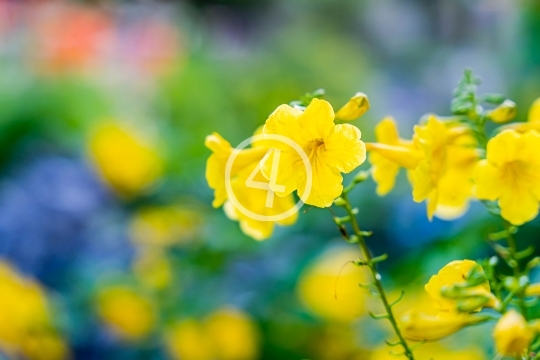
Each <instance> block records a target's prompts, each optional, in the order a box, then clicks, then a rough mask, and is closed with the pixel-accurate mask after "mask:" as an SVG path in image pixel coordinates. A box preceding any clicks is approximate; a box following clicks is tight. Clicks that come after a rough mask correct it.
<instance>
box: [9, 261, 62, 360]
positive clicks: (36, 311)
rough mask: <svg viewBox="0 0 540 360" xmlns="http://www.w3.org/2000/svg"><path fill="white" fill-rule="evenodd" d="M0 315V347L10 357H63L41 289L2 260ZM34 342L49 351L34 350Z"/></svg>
mask: <svg viewBox="0 0 540 360" xmlns="http://www.w3.org/2000/svg"><path fill="white" fill-rule="evenodd" d="M0 318H1V319H2V322H1V324H0V348H1V349H2V350H3V351H5V352H6V353H8V354H13V356H14V357H17V356H16V354H20V353H22V354H24V355H25V356H26V357H27V358H29V359H47V360H49V359H50V360H57V359H58V360H59V359H64V358H66V357H67V353H68V351H67V347H66V345H65V343H64V341H63V340H62V339H61V338H60V337H59V336H58V334H56V333H55V332H54V329H53V328H52V321H51V313H50V312H49V309H48V303H47V299H46V297H45V294H44V291H43V289H42V288H41V287H40V286H39V285H38V284H36V283H34V282H32V281H30V280H28V279H25V278H23V277H21V276H20V275H19V274H18V273H17V272H16V271H15V270H14V269H13V268H12V267H11V266H10V265H9V264H8V263H7V262H5V261H3V260H0ZM53 339H54V340H53ZM36 342H42V343H43V345H44V348H43V349H45V348H50V350H51V352H50V353H49V354H44V353H39V352H36V351H34V350H35V348H34V346H33V344H35V343H36ZM53 342H54V344H53ZM43 349H41V350H42V351H43Z"/></svg>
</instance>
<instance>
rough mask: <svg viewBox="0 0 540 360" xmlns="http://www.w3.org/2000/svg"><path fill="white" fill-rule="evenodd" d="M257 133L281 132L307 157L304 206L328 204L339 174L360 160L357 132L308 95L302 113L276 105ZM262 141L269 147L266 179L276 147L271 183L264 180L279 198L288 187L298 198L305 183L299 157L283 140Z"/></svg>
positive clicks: (338, 184) (337, 188) (362, 151)
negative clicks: (308, 187)
mask: <svg viewBox="0 0 540 360" xmlns="http://www.w3.org/2000/svg"><path fill="white" fill-rule="evenodd" d="M263 134H275V135H281V136H285V137H287V138H288V139H290V140H292V141H294V142H295V143H296V144H298V145H299V146H300V147H302V149H303V150H304V152H305V153H306V155H307V156H308V158H309V162H310V164H311V169H312V187H311V191H310V193H309V195H308V197H307V199H306V201H305V202H306V203H307V204H309V205H314V206H318V207H328V206H331V205H332V202H333V201H334V199H335V198H337V197H338V196H339V195H341V192H342V190H343V185H342V181H343V177H342V176H341V173H349V172H351V171H353V170H354V169H355V168H356V167H358V166H359V165H360V164H362V163H363V162H364V161H365V158H366V148H365V145H364V143H363V142H362V141H361V140H360V135H361V134H360V130H358V128H357V127H355V126H353V125H350V124H340V125H336V124H334V110H333V109H332V106H331V105H330V104H329V103H328V102H326V101H324V100H320V99H313V100H312V101H311V103H310V104H309V106H308V107H307V108H306V109H305V111H301V110H299V109H296V108H293V107H291V106H289V105H281V106H279V107H278V108H277V109H276V110H275V111H274V112H273V113H272V114H271V115H270V117H269V118H268V119H267V120H266V124H265V125H264V128H263ZM268 143H269V146H270V147H272V148H273V149H274V150H273V153H272V155H271V156H269V157H268V158H267V160H266V162H265V164H264V166H263V172H264V173H265V176H266V177H267V178H270V176H269V174H270V173H271V172H272V166H273V163H274V155H275V154H276V153H277V152H276V151H277V150H279V151H280V161H279V165H278V171H277V178H276V182H275V183H274V184H272V183H270V188H272V190H274V191H275V192H276V194H277V195H279V196H285V195H288V194H290V193H291V192H293V191H294V190H298V193H299V195H300V196H302V195H303V194H304V191H305V190H306V184H307V181H308V180H307V173H306V168H305V166H304V162H303V161H302V156H301V155H300V154H298V153H297V152H296V151H295V150H294V149H293V148H291V147H290V146H289V145H287V144H284V143H283V142H280V141H277V140H269V141H268Z"/></svg>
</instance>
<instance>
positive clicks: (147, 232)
mask: <svg viewBox="0 0 540 360" xmlns="http://www.w3.org/2000/svg"><path fill="white" fill-rule="evenodd" d="M202 221H203V219H202V216H201V214H200V213H198V212H197V211H196V210H194V209H191V208H187V207H180V206H151V207H145V208H143V209H141V210H139V211H137V213H136V214H135V216H134V218H133V221H132V222H131V239H132V240H133V242H134V243H136V244H138V245H150V246H169V245H175V244H180V243H186V242H188V241H190V240H193V238H194V237H195V236H196V235H197V232H198V231H199V230H200V228H201V226H202Z"/></svg>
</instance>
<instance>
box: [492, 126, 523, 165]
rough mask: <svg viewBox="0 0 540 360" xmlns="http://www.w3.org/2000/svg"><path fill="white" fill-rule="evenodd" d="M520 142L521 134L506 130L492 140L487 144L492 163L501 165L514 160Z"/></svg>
mask: <svg viewBox="0 0 540 360" xmlns="http://www.w3.org/2000/svg"><path fill="white" fill-rule="evenodd" d="M519 143H520V135H519V133H518V132H516V131H512V130H504V131H503V132H501V133H500V134H498V135H497V136H495V137H494V138H492V139H491V140H489V143H488V145H487V156H486V157H487V159H488V161H489V162H490V163H492V164H494V165H497V166H501V165H503V164H504V163H507V162H510V161H514V160H515V159H516V156H517V155H516V152H517V151H518V148H519V145H518V144H519Z"/></svg>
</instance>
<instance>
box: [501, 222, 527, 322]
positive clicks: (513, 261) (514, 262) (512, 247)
mask: <svg viewBox="0 0 540 360" xmlns="http://www.w3.org/2000/svg"><path fill="white" fill-rule="evenodd" d="M503 221H504V228H505V229H506V233H507V236H506V243H507V244H508V253H509V255H510V261H508V265H509V266H510V267H511V268H512V271H513V272H514V277H515V278H516V280H517V281H519V278H520V277H521V269H520V266H519V259H518V258H517V257H516V254H517V251H518V250H517V244H516V239H514V235H512V232H511V230H510V227H511V225H510V223H508V221H506V220H503ZM516 295H517V297H518V304H519V310H520V312H521V314H522V315H523V317H524V318H525V319H528V318H529V317H528V313H527V306H526V305H525V289H521V290H520V291H519V292H518V293H517V294H516Z"/></svg>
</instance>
